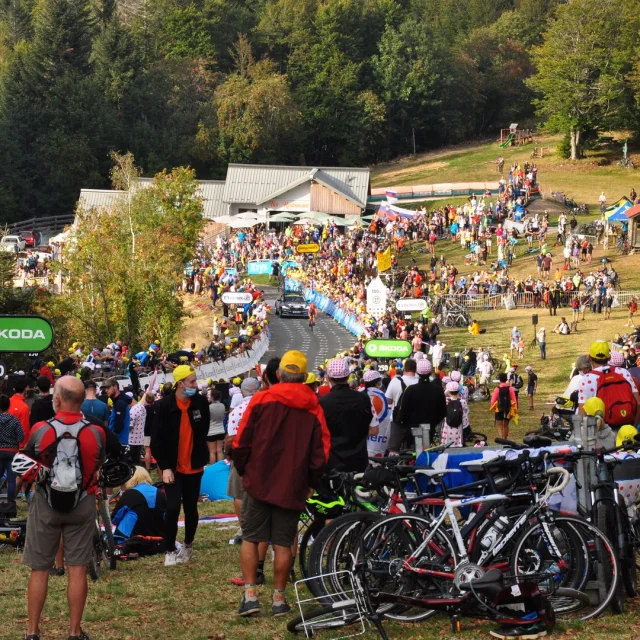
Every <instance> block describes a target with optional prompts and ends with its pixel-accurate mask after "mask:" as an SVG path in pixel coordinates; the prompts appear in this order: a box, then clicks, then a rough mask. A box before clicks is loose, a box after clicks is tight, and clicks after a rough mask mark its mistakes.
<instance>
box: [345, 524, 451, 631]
mask: <svg viewBox="0 0 640 640" xmlns="http://www.w3.org/2000/svg"><path fill="white" fill-rule="evenodd" d="M432 530H433V520H431V519H428V518H424V517H421V516H417V515H414V514H402V515H396V516H388V517H386V518H383V519H381V520H380V521H379V522H376V523H374V524H373V525H371V526H370V527H369V528H368V529H367V530H366V531H365V532H364V533H363V535H362V537H361V538H360V542H359V545H358V551H357V554H356V557H355V562H356V564H358V565H360V564H363V563H364V562H365V559H366V569H364V575H363V579H364V580H367V581H369V582H370V583H371V584H370V585H369V588H370V590H371V591H372V592H375V591H384V592H387V593H396V594H398V595H408V596H411V597H416V598H420V597H424V596H425V595H428V596H430V597H433V595H434V594H436V596H437V597H444V598H446V597H447V595H448V594H447V595H443V594H444V593H445V592H446V591H447V590H446V589H441V588H440V587H441V585H440V583H442V582H445V583H448V584H449V585H451V584H453V581H452V580H450V579H449V578H446V577H436V576H433V575H430V576H426V577H425V576H422V575H418V574H417V573H415V572H412V571H408V570H405V569H403V568H402V567H403V564H404V562H409V563H415V564H416V565H418V564H422V565H423V566H430V567H434V566H436V565H438V566H440V569H439V571H441V572H446V573H452V572H453V571H454V569H455V567H457V566H458V557H457V554H456V547H455V543H454V541H453V540H452V539H451V538H450V537H449V536H448V535H447V533H446V532H445V531H444V530H443V529H439V530H438V531H436V532H435V533H434V535H433V537H432V539H431V542H430V543H429V544H428V545H427V546H426V548H425V549H423V550H422V552H421V556H420V557H419V558H418V557H416V554H415V552H416V550H417V549H418V548H419V547H420V545H421V544H422V543H423V541H424V540H425V538H426V536H427V535H428V534H429V533H431V532H432ZM428 554H430V555H428ZM425 561H426V563H427V564H426V565H425V564H424V563H425ZM378 613H382V614H383V615H384V617H385V618H389V619H391V620H396V621H398V622H418V621H421V620H426V619H427V618H430V617H432V616H434V615H435V614H436V613H437V611H436V610H434V609H423V608H419V607H413V606H411V605H403V604H393V605H392V606H391V607H390V608H387V607H386V606H385V607H384V608H382V609H379V611H378Z"/></svg>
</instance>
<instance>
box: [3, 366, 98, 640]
mask: <svg viewBox="0 0 640 640" xmlns="http://www.w3.org/2000/svg"><path fill="white" fill-rule="evenodd" d="M83 401H84V385H83V384H82V382H81V381H80V380H79V379H77V378H74V377H72V376H63V377H62V378H60V379H59V380H58V381H57V382H56V385H55V388H54V392H53V407H54V409H55V411H56V414H55V416H54V417H53V418H52V419H51V420H49V421H47V422H40V423H38V424H36V425H34V427H33V429H32V431H31V436H30V438H29V442H28V443H27V446H26V447H25V450H24V455H21V454H18V455H17V456H16V458H18V462H17V464H16V461H15V459H14V468H15V467H16V466H19V468H20V471H21V473H22V474H23V475H24V476H25V477H29V479H31V480H32V481H34V482H35V485H36V491H35V495H34V498H33V502H32V504H31V507H30V510H29V526H28V527H27V538H26V544H25V551H24V556H23V559H22V562H23V563H24V564H26V565H27V566H28V567H30V568H31V578H30V580H29V586H28V590H27V599H28V615H29V622H28V629H27V636H26V640H39V635H38V627H39V623H40V616H41V614H42V610H43V608H44V603H45V600H46V597H47V587H48V580H49V569H51V567H52V566H53V563H54V560H55V557H56V553H57V551H58V547H59V544H60V538H61V537H62V542H63V545H64V560H65V564H66V565H67V570H68V574H69V587H68V591H67V599H68V603H69V618H70V628H69V640H88V639H89V636H87V634H86V633H84V631H83V630H82V628H81V626H80V624H81V621H82V613H83V611H84V606H85V602H86V599H87V574H86V565H87V563H88V562H89V561H90V560H91V555H92V551H93V536H94V533H95V518H96V500H95V493H96V484H95V477H96V471H97V470H98V469H99V468H100V466H101V465H102V463H103V462H104V459H105V451H106V435H105V432H104V430H103V429H102V428H100V427H98V426H96V425H93V424H90V423H89V422H88V421H87V420H85V419H84V417H83V415H82V413H81V411H80V407H81V406H82V402H83Z"/></svg>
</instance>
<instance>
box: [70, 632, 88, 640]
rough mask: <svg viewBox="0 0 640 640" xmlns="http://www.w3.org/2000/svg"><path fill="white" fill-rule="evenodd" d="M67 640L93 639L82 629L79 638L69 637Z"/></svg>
mask: <svg viewBox="0 0 640 640" xmlns="http://www.w3.org/2000/svg"><path fill="white" fill-rule="evenodd" d="M67 640H91V638H90V637H89V636H88V635H87V634H86V633H85V632H84V631H83V630H82V629H80V635H79V636H69V637H68V638H67Z"/></svg>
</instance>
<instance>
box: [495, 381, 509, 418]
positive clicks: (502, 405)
mask: <svg viewBox="0 0 640 640" xmlns="http://www.w3.org/2000/svg"><path fill="white" fill-rule="evenodd" d="M498 411H499V412H500V413H502V414H503V415H504V416H505V417H506V416H508V415H509V411H511V391H510V390H509V387H500V388H499V389H498Z"/></svg>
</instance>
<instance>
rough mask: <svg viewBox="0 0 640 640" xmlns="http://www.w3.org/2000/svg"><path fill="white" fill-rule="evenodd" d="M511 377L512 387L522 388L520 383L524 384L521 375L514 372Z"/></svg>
mask: <svg viewBox="0 0 640 640" xmlns="http://www.w3.org/2000/svg"><path fill="white" fill-rule="evenodd" d="M511 379H512V380H513V388H514V389H522V385H523V384H524V383H523V381H522V376H521V375H518V374H517V373H514V374H513V376H511Z"/></svg>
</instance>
